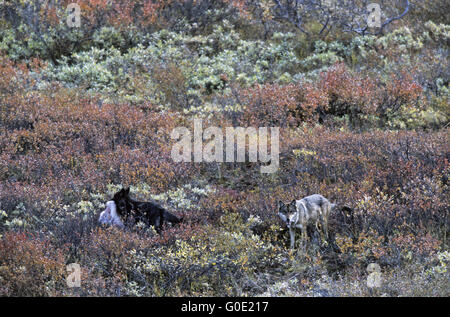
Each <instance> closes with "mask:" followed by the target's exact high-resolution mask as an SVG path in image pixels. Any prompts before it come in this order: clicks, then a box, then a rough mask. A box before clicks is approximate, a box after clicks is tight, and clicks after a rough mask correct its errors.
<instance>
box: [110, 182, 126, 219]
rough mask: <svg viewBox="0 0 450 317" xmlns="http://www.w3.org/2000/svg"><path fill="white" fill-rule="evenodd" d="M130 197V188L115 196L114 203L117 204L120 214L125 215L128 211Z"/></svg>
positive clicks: (123, 189)
mask: <svg viewBox="0 0 450 317" xmlns="http://www.w3.org/2000/svg"><path fill="white" fill-rule="evenodd" d="M129 195H130V188H127V189H125V188H122V189H121V190H120V191H118V192H117V193H115V194H114V197H113V199H112V200H113V201H114V203H115V204H116V207H117V211H118V213H119V214H121V215H124V214H126V213H127V211H128V208H127V207H128V201H129Z"/></svg>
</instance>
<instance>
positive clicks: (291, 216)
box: [278, 199, 298, 228]
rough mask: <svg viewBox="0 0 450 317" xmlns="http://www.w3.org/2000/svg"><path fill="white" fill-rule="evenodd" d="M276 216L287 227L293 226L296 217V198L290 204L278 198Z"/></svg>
mask: <svg viewBox="0 0 450 317" xmlns="http://www.w3.org/2000/svg"><path fill="white" fill-rule="evenodd" d="M278 216H279V217H280V218H281V220H283V222H284V223H285V224H286V225H287V227H288V228H291V227H293V226H295V223H296V222H297V218H298V217H297V207H296V200H295V199H294V200H293V201H291V203H290V204H285V203H283V202H282V201H281V200H280V201H279V202H278Z"/></svg>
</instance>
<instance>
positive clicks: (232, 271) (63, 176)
mask: <svg viewBox="0 0 450 317" xmlns="http://www.w3.org/2000/svg"><path fill="white" fill-rule="evenodd" d="M70 2H72V1H66V0H61V1H52V0H49V1H30V0H20V1H19V0H11V1H1V3H0V51H1V53H0V296H65V295H73V296H259V295H262V296H324V295H330V296H381V295H383V296H449V290H450V282H449V281H450V278H449V274H450V273H449V270H448V264H449V261H450V253H449V216H448V211H449V205H450V204H449V199H450V195H449V177H450V165H449V160H450V152H449V150H450V148H449V115H450V112H449V110H450V108H449V70H450V67H449V64H448V54H449V41H450V35H449V34H450V33H449V32H450V23H449V20H448V18H449V15H448V14H445V12H449V2H448V1H447V0H434V1H417V0H415V1H414V0H412V1H388V0H384V1H375V0H374V1H372V2H377V3H379V4H380V8H381V10H382V16H381V22H382V23H383V24H382V27H381V28H378V29H373V30H372V29H367V28H365V27H364V18H365V13H364V7H361V5H365V4H366V3H365V2H367V3H369V2H368V1H359V2H356V1H344V2H341V1H338V3H340V4H338V5H336V6H333V7H327V6H325V5H322V4H320V3H321V2H320V1H284V0H280V1H273V0H258V1H246V0H235V1H231V0H221V1H216V0H214V1H213V0H198V1H190V0H179V1H175V0H153V1H143V0H133V1H131V0H124V1H107V0H96V1H92V0H76V1H73V2H75V3H76V4H78V5H79V7H80V9H81V16H80V17H81V20H80V27H70V26H68V24H67V23H66V21H67V17H68V15H69V14H70V12H67V11H66V8H67V5H68V4H69V3H70ZM326 2H327V3H329V2H331V3H332V2H333V1H326ZM295 3H296V4H295ZM406 4H407V5H408V6H407V7H406ZM405 8H407V9H408V10H407V13H406V14H403V13H404V12H405ZM194 118H201V119H202V120H203V126H205V127H208V126H218V127H223V128H224V129H225V127H234V126H241V127H279V128H280V157H279V164H280V166H279V169H278V170H277V172H276V173H272V174H262V173H260V166H261V164H260V163H258V162H248V163H238V162H236V163H227V162H224V163H216V162H213V163H208V162H200V163H193V162H192V163H186V162H174V161H173V160H172V158H171V146H172V144H173V142H174V141H173V140H171V138H170V133H171V131H173V129H174V128H176V127H188V128H190V127H192V123H193V120H194ZM122 187H130V188H131V195H132V196H133V197H134V198H136V199H139V200H143V201H144V200H154V201H156V202H158V203H160V204H161V205H163V206H164V207H166V208H167V209H168V210H169V211H171V212H173V213H174V214H177V215H178V216H183V217H184V219H185V221H184V223H182V224H181V225H178V226H174V227H167V228H165V230H163V232H162V233H161V235H158V234H156V233H155V232H154V230H152V228H146V227H145V226H142V225H140V224H138V225H137V226H136V227H134V228H126V229H124V230H122V229H118V228H113V227H101V226H99V225H98V223H97V219H98V215H99V213H100V212H101V211H102V210H104V209H105V203H106V202H107V201H108V200H110V199H111V197H112V195H113V194H114V193H115V192H117V191H118V190H120V189H121V188H122ZM314 193H320V194H322V195H323V196H325V197H327V198H328V199H329V200H330V201H331V202H334V203H339V204H343V205H344V204H345V205H348V206H351V207H352V208H354V213H353V217H348V215H345V214H343V213H341V212H339V211H336V212H335V213H332V214H331V216H330V219H329V228H328V230H329V234H330V237H329V240H328V243H327V244H322V245H321V244H320V243H319V242H318V241H319V240H320V239H318V238H317V235H316V233H315V232H314V230H309V232H308V236H309V243H308V244H307V246H306V247H305V248H301V247H300V246H297V247H296V249H295V250H294V251H291V250H290V249H289V234H288V232H287V230H286V228H285V227H284V226H283V224H282V222H281V221H280V219H279V218H278V216H277V212H278V210H277V206H278V201H279V200H281V201H284V202H290V201H292V199H295V198H296V199H300V198H302V197H304V196H307V195H310V194H314ZM297 240H298V241H299V240H300V239H297ZM69 263H78V264H79V265H80V267H81V287H74V288H70V287H68V286H67V284H66V277H67V275H68V272H67V270H66V265H67V264H69ZM370 263H377V264H378V265H379V267H380V269H381V277H382V283H381V286H380V287H378V288H377V289H369V288H368V286H367V283H366V281H367V278H368V274H369V273H368V271H367V267H368V265H369V264H370Z"/></svg>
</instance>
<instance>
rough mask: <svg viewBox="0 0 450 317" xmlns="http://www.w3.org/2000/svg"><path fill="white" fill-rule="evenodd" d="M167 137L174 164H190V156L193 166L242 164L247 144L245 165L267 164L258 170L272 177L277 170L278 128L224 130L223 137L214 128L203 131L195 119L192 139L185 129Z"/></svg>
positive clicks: (179, 129) (201, 124)
mask: <svg viewBox="0 0 450 317" xmlns="http://www.w3.org/2000/svg"><path fill="white" fill-rule="evenodd" d="M269 129H270V139H269V134H268V130H269ZM170 137H171V138H172V140H176V141H177V142H176V143H175V144H174V145H173V147H172V151H171V156H172V159H173V160H174V162H192V153H193V161H194V162H245V161H246V152H247V151H246V148H247V147H246V145H247V144H248V161H249V162H258V161H259V162H262V163H268V165H262V166H261V173H275V172H276V171H277V170H278V167H279V153H280V150H279V149H280V131H279V128H278V127H270V128H267V127H259V128H255V127H247V128H243V127H226V128H225V135H224V133H223V129H222V128H219V127H216V126H211V127H208V128H206V129H205V130H203V121H202V119H198V118H196V119H194V131H193V138H192V134H191V131H190V130H189V129H188V128H186V127H177V128H175V129H173V131H172V133H171V134H170ZM224 138H225V140H224ZM247 139H248V143H247ZM235 140H236V142H235ZM204 141H206V144H205V145H203V142H204ZM269 144H270V153H269V151H268V146H269ZM235 145H236V146H235ZM224 148H225V157H224ZM235 154H236V155H235Z"/></svg>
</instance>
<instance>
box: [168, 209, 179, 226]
mask: <svg viewBox="0 0 450 317" xmlns="http://www.w3.org/2000/svg"><path fill="white" fill-rule="evenodd" d="M164 220H165V221H167V222H170V223H172V224H176V223H180V222H182V220H183V219H182V218H178V217H177V216H175V215H174V214H171V213H170V212H168V211H166V210H165V211H164Z"/></svg>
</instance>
